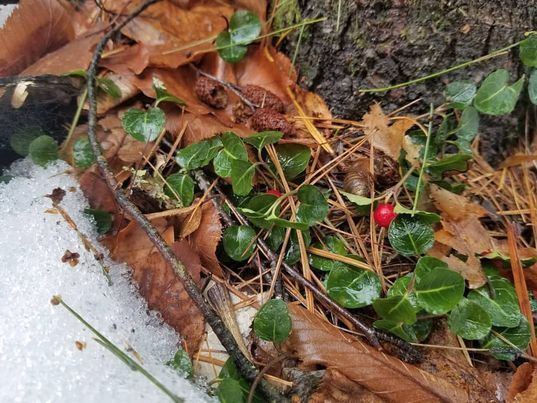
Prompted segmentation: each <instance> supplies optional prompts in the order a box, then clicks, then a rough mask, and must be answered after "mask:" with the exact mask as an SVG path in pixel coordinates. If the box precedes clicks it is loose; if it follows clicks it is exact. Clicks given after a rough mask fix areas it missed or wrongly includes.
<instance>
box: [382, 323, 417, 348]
mask: <svg viewBox="0 0 537 403" xmlns="http://www.w3.org/2000/svg"><path fill="white" fill-rule="evenodd" d="M373 326H374V327H376V328H377V329H380V330H383V331H385V332H388V333H392V334H394V335H396V336H397V337H399V338H400V339H403V340H405V341H408V342H409V343H417V342H418V337H417V336H416V333H415V332H414V329H413V328H412V326H408V325H405V324H404V323H403V322H396V321H393V320H386V319H381V320H377V321H375V322H373Z"/></svg>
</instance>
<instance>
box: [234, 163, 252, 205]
mask: <svg viewBox="0 0 537 403" xmlns="http://www.w3.org/2000/svg"><path fill="white" fill-rule="evenodd" d="M254 174H255V164H252V163H251V162H250V161H241V160H233V161H231V185H232V187H233V193H235V194H236V195H239V196H246V195H247V194H248V193H250V191H251V190H252V187H253V180H254Z"/></svg>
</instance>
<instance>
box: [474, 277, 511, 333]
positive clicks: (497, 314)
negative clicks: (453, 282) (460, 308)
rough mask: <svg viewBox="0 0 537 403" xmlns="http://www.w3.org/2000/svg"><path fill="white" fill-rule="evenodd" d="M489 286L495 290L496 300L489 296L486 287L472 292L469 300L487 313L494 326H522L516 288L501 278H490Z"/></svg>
mask: <svg viewBox="0 0 537 403" xmlns="http://www.w3.org/2000/svg"><path fill="white" fill-rule="evenodd" d="M489 285H490V286H491V287H492V289H493V290H494V294H495V296H494V298H491V297H490V296H489V292H488V291H487V287H486V286H485V287H482V288H479V289H477V290H473V291H471V292H470V293H469V294H468V299H469V300H471V301H473V302H475V303H477V304H478V305H479V306H480V307H481V308H483V309H484V310H485V311H487V313H488V314H489V315H490V317H491V319H492V324H493V325H494V326H501V327H517V326H518V325H519V324H520V308H519V306H518V298H517V296H516V292H515V288H514V287H513V285H512V284H511V283H510V282H509V281H508V280H506V279H504V278H501V277H490V278H489Z"/></svg>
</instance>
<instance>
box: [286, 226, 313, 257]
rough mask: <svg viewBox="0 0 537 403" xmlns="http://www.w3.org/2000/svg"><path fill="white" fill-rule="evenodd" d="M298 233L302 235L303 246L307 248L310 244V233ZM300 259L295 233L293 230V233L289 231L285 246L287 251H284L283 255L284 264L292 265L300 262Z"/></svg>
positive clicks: (307, 231)
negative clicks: (289, 234)
mask: <svg viewBox="0 0 537 403" xmlns="http://www.w3.org/2000/svg"><path fill="white" fill-rule="evenodd" d="M300 233H301V234H302V239H303V240H304V245H305V246H306V248H307V247H308V246H309V245H310V243H311V235H310V232H309V230H306V231H301V232H300ZM300 257H301V254H300V244H299V243H298V235H297V231H296V230H294V231H291V236H290V237H289V242H288V244H287V250H286V251H285V255H284V258H285V263H287V264H291V265H293V264H295V263H298V262H299V261H300Z"/></svg>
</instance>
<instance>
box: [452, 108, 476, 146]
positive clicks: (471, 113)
mask: <svg viewBox="0 0 537 403" xmlns="http://www.w3.org/2000/svg"><path fill="white" fill-rule="evenodd" d="M478 129H479V113H477V111H476V110H475V108H473V107H471V106H468V107H467V108H465V109H464V110H463V111H462V114H461V119H460V121H459V126H458V127H457V138H458V140H464V141H467V142H468V143H471V142H472V140H473V139H474V137H475V136H476V134H477V130H478Z"/></svg>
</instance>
